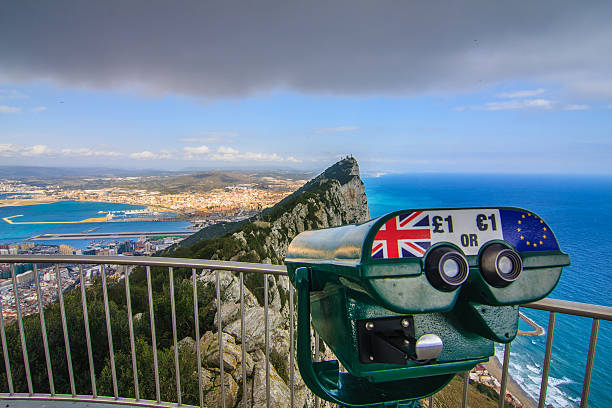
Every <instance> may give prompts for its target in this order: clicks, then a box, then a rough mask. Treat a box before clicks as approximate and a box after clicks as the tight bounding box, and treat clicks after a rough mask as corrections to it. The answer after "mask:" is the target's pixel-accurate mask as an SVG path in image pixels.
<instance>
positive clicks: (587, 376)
mask: <svg viewBox="0 0 612 408" xmlns="http://www.w3.org/2000/svg"><path fill="white" fill-rule="evenodd" d="M598 333H599V319H593V325H592V326H591V341H590V342H589V354H588V355H587V364H586V369H585V371H584V384H583V385H582V396H581V397H580V408H585V407H586V406H587V404H588V402H589V390H590V388H591V376H592V374H593V364H594V363H595V349H596V348H597V335H598Z"/></svg>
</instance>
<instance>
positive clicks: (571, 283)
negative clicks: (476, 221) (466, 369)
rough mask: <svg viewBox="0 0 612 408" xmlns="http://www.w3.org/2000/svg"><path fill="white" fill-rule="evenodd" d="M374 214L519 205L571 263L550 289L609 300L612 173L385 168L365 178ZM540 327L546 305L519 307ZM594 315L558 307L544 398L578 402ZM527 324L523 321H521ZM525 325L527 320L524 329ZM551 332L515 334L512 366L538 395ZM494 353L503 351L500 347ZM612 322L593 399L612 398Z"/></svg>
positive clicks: (603, 335) (604, 404)
mask: <svg viewBox="0 0 612 408" xmlns="http://www.w3.org/2000/svg"><path fill="white" fill-rule="evenodd" d="M364 182H365V186H366V193H367V196H368V201H369V204H370V211H371V215H372V217H377V216H380V215H383V214H386V213H388V212H391V211H394V210H398V209H411V208H436V207H462V206H516V207H522V208H525V209H528V210H531V211H533V212H535V213H536V214H538V215H539V216H540V217H542V218H543V219H544V220H545V221H546V222H547V223H548V225H549V226H550V227H551V229H552V230H553V232H554V233H555V235H556V237H557V240H558V241H559V244H560V247H561V249H562V250H563V251H564V252H565V253H567V254H569V255H570V258H571V263H572V264H571V266H570V267H567V268H565V269H564V270H563V274H562V276H561V280H560V282H559V284H558V285H557V287H556V288H555V290H554V291H553V292H552V294H551V295H550V297H552V298H557V299H565V300H571V301H575V302H584V303H593V304H599V305H605V306H612V178H611V177H603V176H602V177H595V176H569V175H568V176H540V175H538V176H530V175H520V176H516V175H447V174H445V175H433V174H417V175H384V176H381V177H375V178H365V179H364ZM522 311H523V313H525V314H526V315H527V316H529V317H530V318H532V319H533V320H535V321H536V322H537V323H538V324H540V325H541V326H543V327H545V328H546V327H547V325H548V313H547V312H540V311H535V310H531V309H522ZM591 324H592V320H591V319H588V318H582V317H573V316H567V315H559V314H558V315H557V321H556V325H555V337H554V343H553V353H552V363H551V371H550V380H549V384H548V394H547V395H548V397H547V400H546V403H547V404H552V405H553V406H554V407H578V406H579V401H580V396H581V393H582V379H583V376H584V370H585V366H586V356H587V350H588V346H589V336H590V330H591ZM521 327H522V326H521ZM527 328H528V326H526V325H525V329H527ZM545 346H546V336H540V337H527V336H518V337H517V339H516V340H515V341H514V342H512V345H511V353H510V374H511V375H512V377H513V378H514V379H515V380H516V381H517V382H518V383H519V384H520V385H521V386H522V387H523V388H524V389H525V390H526V391H527V392H528V393H529V394H530V395H531V396H533V398H534V399H535V400H536V401H537V398H538V395H539V390H540V376H541V374H542V363H543V361H544V349H545ZM496 355H497V356H498V358H500V359H501V357H502V356H503V347H498V348H497V350H496ZM610 362H612V322H607V321H601V324H600V329H599V339H598V343H597V352H596V357H595V366H594V370H593V379H592V382H591V391H590V396H589V406H590V407H595V408H608V407H610V406H612V394H611V393H610V384H612V381H611V378H612V375H611V374H610V371H609V368H610V367H608V366H607V364H610Z"/></svg>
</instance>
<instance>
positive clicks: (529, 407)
mask: <svg viewBox="0 0 612 408" xmlns="http://www.w3.org/2000/svg"><path fill="white" fill-rule="evenodd" d="M485 367H486V368H487V370H489V373H491V375H492V376H493V377H495V378H497V379H498V380H499V382H500V383H501V378H502V366H501V364H500V362H499V361H498V360H497V358H495V356H493V357H491V358H490V359H489V361H488V362H487V363H485ZM506 389H507V391H508V392H510V393H511V394H512V395H514V396H515V397H516V398H518V400H519V401H521V403H522V404H523V406H524V407H525V408H536V407H537V406H538V402H537V401H536V400H534V399H532V398H531V397H530V396H529V395H528V394H527V393H526V392H525V391H524V390H523V389H522V388H521V387H520V386H519V385H518V383H517V382H516V381H514V379H513V378H512V377H511V376H510V375H508V383H507V386H506Z"/></svg>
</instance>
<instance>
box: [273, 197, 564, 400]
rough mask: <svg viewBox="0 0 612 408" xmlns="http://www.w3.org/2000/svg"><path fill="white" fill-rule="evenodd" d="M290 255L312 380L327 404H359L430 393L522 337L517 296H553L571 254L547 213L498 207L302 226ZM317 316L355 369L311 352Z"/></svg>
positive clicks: (305, 373)
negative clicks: (332, 225)
mask: <svg viewBox="0 0 612 408" xmlns="http://www.w3.org/2000/svg"><path fill="white" fill-rule="evenodd" d="M285 263H286V265H287V270H288V273H289V278H290V279H291V282H292V283H293V285H294V286H295V287H296V289H297V291H298V364H299V367H300V371H301V373H302V377H303V378H304V381H305V382H306V384H307V385H308V386H309V388H310V389H311V390H312V391H313V392H315V394H317V395H319V396H320V397H321V398H324V399H326V400H328V401H332V402H336V403H339V404H342V405H343V406H363V405H364V404H366V403H372V404H373V403H380V402H384V401H394V400H408V399H416V398H422V397H425V396H427V395H429V394H431V393H434V392H436V391H438V390H439V389H440V388H442V387H443V386H444V385H446V384H447V383H448V381H450V379H451V378H452V377H453V376H454V374H455V373H457V372H463V371H468V370H470V369H472V368H473V367H474V366H475V365H476V364H478V363H480V362H484V361H487V360H488V359H489V357H490V356H491V355H493V352H494V348H493V342H503V343H507V342H509V341H511V340H512V339H513V338H514V337H515V336H516V333H517V329H518V305H520V304H523V303H527V302H533V301H536V300H539V299H541V298H543V297H545V296H547V295H548V294H549V293H550V292H551V291H552V290H553V288H554V287H555V285H556V284H557V282H558V281H559V278H560V277H561V271H562V268H563V267H564V266H567V265H569V257H568V256H567V255H566V254H564V253H563V252H561V250H560V249H559V245H558V243H557V241H556V239H555V236H554V234H553V233H552V231H551V230H550V228H549V227H548V225H547V224H546V223H545V222H544V220H542V219H541V218H540V217H538V216H537V215H535V214H534V213H532V212H530V211H527V210H523V209H520V208H509V207H499V208H463V209H427V210H402V211H397V212H394V213H391V214H387V215H385V216H382V217H379V218H376V219H372V220H370V221H367V222H365V223H362V224H357V225H347V226H342V227H336V228H328V229H323V230H318V231H305V232H303V233H301V234H299V235H298V236H297V237H295V239H294V240H293V241H292V242H291V244H290V245H289V248H288V251H287V256H286V258H285ZM311 320H312V325H313V326H314V328H315V330H316V331H317V332H318V333H319V335H320V337H321V338H322V339H323V340H324V341H325V342H326V344H327V345H328V346H329V347H330V348H331V350H332V351H333V352H334V354H335V355H336V356H337V358H338V359H339V360H340V362H342V365H343V366H344V367H345V368H346V370H347V371H348V372H347V373H339V372H338V369H337V366H338V363H337V362H335V361H326V362H318V363H316V362H313V361H312V359H311V357H310V354H309V350H310V321H311ZM349 390H352V391H351V392H349ZM357 390H364V391H363V392H358V391H357Z"/></svg>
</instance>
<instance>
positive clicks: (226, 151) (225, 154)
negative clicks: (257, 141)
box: [208, 146, 301, 163]
mask: <svg viewBox="0 0 612 408" xmlns="http://www.w3.org/2000/svg"><path fill="white" fill-rule="evenodd" d="M208 159H210V160H215V161H228V162H235V161H239V160H243V161H256V162H279V163H280V162H291V163H300V162H301V160H298V159H296V158H295V157H293V156H289V157H286V158H285V157H281V156H279V155H278V154H276V153H258V152H245V153H240V151H238V150H236V149H234V148H231V147H225V146H221V147H220V148H219V149H217V153H215V154H211V155H210V156H209V157H208Z"/></svg>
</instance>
